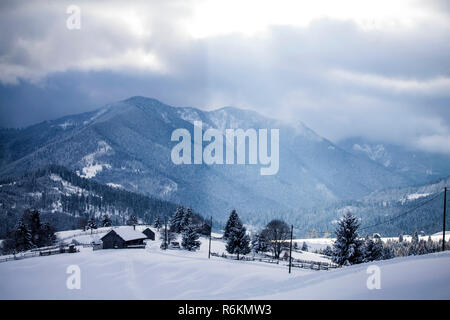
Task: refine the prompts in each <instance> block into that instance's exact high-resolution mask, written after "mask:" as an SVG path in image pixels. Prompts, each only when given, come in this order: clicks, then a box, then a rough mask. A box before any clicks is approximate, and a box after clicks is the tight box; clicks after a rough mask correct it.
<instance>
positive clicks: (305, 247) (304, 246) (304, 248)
mask: <svg viewBox="0 0 450 320" xmlns="http://www.w3.org/2000/svg"><path fill="white" fill-rule="evenodd" d="M302 251H306V252H308V245H307V244H306V242H305V241H303V245H302Z"/></svg>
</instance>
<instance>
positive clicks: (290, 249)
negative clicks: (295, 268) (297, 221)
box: [289, 224, 294, 273]
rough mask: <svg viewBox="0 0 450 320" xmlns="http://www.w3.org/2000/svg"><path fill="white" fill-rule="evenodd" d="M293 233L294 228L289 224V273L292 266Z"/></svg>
mask: <svg viewBox="0 0 450 320" xmlns="http://www.w3.org/2000/svg"><path fill="white" fill-rule="evenodd" d="M293 231H294V226H293V225H292V224H291V245H290V246H289V273H291V266H292V233H293Z"/></svg>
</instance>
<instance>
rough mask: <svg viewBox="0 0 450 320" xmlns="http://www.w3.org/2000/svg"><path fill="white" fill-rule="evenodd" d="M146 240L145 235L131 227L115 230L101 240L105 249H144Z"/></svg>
mask: <svg viewBox="0 0 450 320" xmlns="http://www.w3.org/2000/svg"><path fill="white" fill-rule="evenodd" d="M145 239H147V236H146V235H145V234H143V233H142V232H139V231H136V230H133V229H132V228H131V227H124V228H117V229H113V230H111V231H109V232H108V233H107V234H106V235H104V236H103V237H102V238H101V240H102V242H103V249H123V248H144V247H145V244H144V240H145Z"/></svg>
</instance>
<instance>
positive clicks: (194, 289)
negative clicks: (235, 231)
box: [0, 239, 450, 299]
mask: <svg viewBox="0 0 450 320" xmlns="http://www.w3.org/2000/svg"><path fill="white" fill-rule="evenodd" d="M159 244H160V242H159V241H152V242H151V243H150V244H149V246H148V247H147V248H146V249H145V250H144V249H128V250H126V249H125V250H99V251H92V250H91V249H90V248H85V249H82V250H81V252H80V253H76V254H61V255H55V256H48V257H36V258H29V259H24V260H18V261H9V262H5V263H1V264H0V284H1V285H0V299H256V298H258V299H260V298H261V299H432V298H433V299H436V298H437V299H450V272H448V266H449V265H450V252H445V253H439V254H431V255H426V256H417V257H407V258H397V259H393V260H389V261H382V262H377V263H375V264H376V265H378V266H379V267H380V270H381V289H380V290H369V289H367V286H366V282H367V278H368V277H369V276H370V275H369V274H367V273H366V272H367V267H368V266H369V265H372V264H363V265H357V266H352V267H348V268H341V269H336V270H333V271H310V270H305V269H295V268H294V269H293V273H292V274H290V275H289V274H288V272H287V268H286V267H285V266H283V265H272V264H265V263H258V262H243V261H235V260H227V259H222V258H217V257H212V258H211V260H208V258H207V249H208V246H207V240H206V239H203V241H202V247H201V250H200V251H198V252H195V253H191V252H187V251H181V250H168V251H161V250H160V249H159ZM222 248H223V242H220V241H213V250H215V251H217V252H218V251H221V250H222ZM70 265H77V266H79V267H80V270H81V289H80V290H76V289H73V290H69V289H67V287H66V281H67V278H68V277H69V274H67V273H66V271H67V268H68V266H70Z"/></svg>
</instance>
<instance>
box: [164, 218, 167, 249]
mask: <svg viewBox="0 0 450 320" xmlns="http://www.w3.org/2000/svg"><path fill="white" fill-rule="evenodd" d="M164 249H165V250H167V217H166V216H164Z"/></svg>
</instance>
